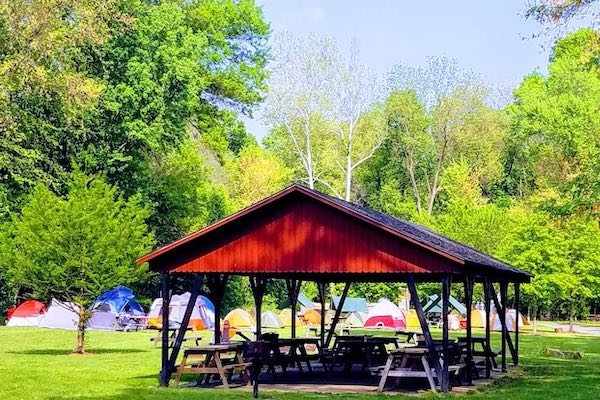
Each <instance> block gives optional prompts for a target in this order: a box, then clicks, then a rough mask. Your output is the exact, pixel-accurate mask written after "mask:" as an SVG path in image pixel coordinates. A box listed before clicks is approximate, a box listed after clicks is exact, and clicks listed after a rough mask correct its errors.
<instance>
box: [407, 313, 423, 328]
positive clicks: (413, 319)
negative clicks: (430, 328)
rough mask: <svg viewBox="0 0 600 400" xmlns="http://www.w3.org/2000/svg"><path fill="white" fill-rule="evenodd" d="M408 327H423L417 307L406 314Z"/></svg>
mask: <svg viewBox="0 0 600 400" xmlns="http://www.w3.org/2000/svg"><path fill="white" fill-rule="evenodd" d="M406 327H407V328H409V329H421V323H420V322H419V317H418V316H417V311H416V310H415V309H411V310H409V311H408V313H407V314H406Z"/></svg>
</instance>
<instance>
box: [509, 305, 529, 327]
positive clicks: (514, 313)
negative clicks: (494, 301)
mask: <svg viewBox="0 0 600 400" xmlns="http://www.w3.org/2000/svg"><path fill="white" fill-rule="evenodd" d="M508 313H509V314H510V315H511V316H512V317H513V318H516V317H517V310H515V309H514V308H511V309H509V310H508ZM519 318H520V319H519V326H524V325H529V320H528V319H527V317H526V316H524V315H523V314H522V313H519Z"/></svg>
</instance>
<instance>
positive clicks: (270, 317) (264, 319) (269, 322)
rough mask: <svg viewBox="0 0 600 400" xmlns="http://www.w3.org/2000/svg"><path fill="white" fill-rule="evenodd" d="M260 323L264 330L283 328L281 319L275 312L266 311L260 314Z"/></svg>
mask: <svg viewBox="0 0 600 400" xmlns="http://www.w3.org/2000/svg"><path fill="white" fill-rule="evenodd" d="M260 321H261V325H262V327H263V328H277V329H279V328H283V322H282V321H281V318H279V316H278V315H277V314H275V313H274V312H273V311H264V312H263V313H262V314H260Z"/></svg>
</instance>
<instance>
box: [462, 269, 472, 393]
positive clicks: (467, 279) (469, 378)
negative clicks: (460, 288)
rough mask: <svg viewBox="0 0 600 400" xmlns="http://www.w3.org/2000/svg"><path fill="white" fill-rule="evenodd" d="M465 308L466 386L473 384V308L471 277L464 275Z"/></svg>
mask: <svg viewBox="0 0 600 400" xmlns="http://www.w3.org/2000/svg"><path fill="white" fill-rule="evenodd" d="M464 284H465V306H466V308H467V385H472V384H473V335H472V329H471V328H472V321H471V309H472V308H473V277H472V276H471V275H469V274H466V275H465V282H464Z"/></svg>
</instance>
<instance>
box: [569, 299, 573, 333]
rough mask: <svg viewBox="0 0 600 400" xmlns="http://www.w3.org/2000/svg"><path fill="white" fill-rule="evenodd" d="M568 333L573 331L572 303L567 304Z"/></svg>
mask: <svg viewBox="0 0 600 400" xmlns="http://www.w3.org/2000/svg"><path fill="white" fill-rule="evenodd" d="M569 333H573V304H569Z"/></svg>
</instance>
